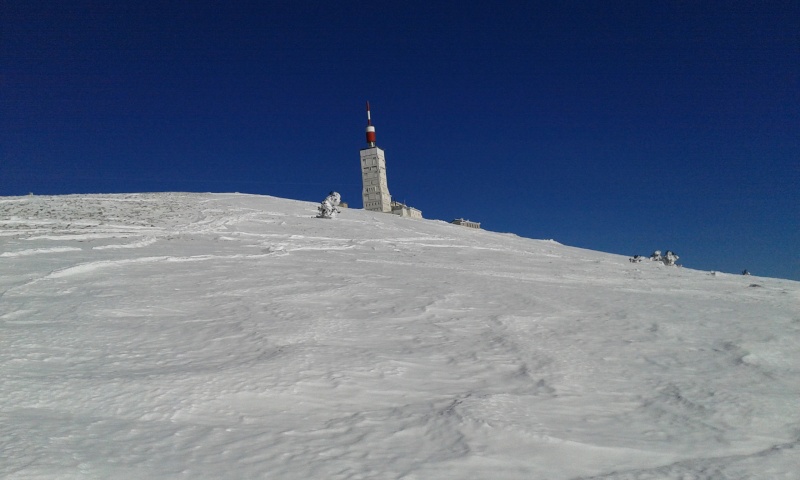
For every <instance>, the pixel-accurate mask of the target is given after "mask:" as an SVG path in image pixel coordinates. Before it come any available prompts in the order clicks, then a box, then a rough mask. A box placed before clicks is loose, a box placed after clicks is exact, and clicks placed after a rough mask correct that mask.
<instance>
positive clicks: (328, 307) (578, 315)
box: [0, 194, 800, 479]
mask: <svg viewBox="0 0 800 480" xmlns="http://www.w3.org/2000/svg"><path fill="white" fill-rule="evenodd" d="M316 213H317V205H315V204H313V203H308V202H299V201H291V200H285V199H279V198H272V197H262V196H252V195H238V194H226V195H219V194H135V195H134V194H131V195H82V196H61V197H14V198H9V197H5V198H0V378H2V383H0V458H2V460H0V477H2V478H6V479H71V478H75V479H77V478H81V479H86V478H90V479H94V478H98V479H99V478H109V479H112V478H113V479H120V478H170V479H172V478H186V479H223V478H224V479H250V478H284V479H308V478H319V479H322V478H330V479H334V478H335V479H366V478H380V479H393V478H403V479H436V478H441V479H454V478H474V479H480V478H486V479H488V478H503V479H514V478H519V479H577V478H583V479H586V478H604V479H656V478H658V479H665V478H666V479H672V478H674V479H683V478H693V479H700V478H715V479H734V478H736V479H739V478H755V477H760V478H798V476H797V475H798V474H797V473H796V470H797V457H798V448H797V445H798V439H799V438H800V408H798V400H797V399H798V398H800V284H798V283H797V282H792V281H788V280H778V279H770V278H760V277H744V276H735V275H724V274H716V275H712V274H710V273H708V272H701V271H695V270H690V269H685V268H674V267H672V268H670V267H666V266H664V265H661V264H655V263H653V262H645V263H635V264H632V263H630V262H628V259H627V258H626V257H622V256H617V255H610V254H605V253H599V252H593V251H588V250H582V249H577V248H571V247H567V246H563V245H559V244H558V243H556V242H552V241H537V240H530V239H525V238H519V237H517V236H514V235H509V234H498V233H492V232H488V231H476V230H473V229H467V228H463V227H458V226H454V225H450V224H447V223H444V222H438V221H430V220H410V219H406V218H402V217H398V216H395V215H387V214H380V213H372V212H366V211H362V210H353V209H345V210H343V211H342V213H341V214H340V215H339V217H338V218H337V219H335V220H320V219H316V218H314V217H315V215H316Z"/></svg>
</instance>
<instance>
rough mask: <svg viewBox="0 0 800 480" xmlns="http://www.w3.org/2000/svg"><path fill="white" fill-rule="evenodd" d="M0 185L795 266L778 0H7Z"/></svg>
mask: <svg viewBox="0 0 800 480" xmlns="http://www.w3.org/2000/svg"><path fill="white" fill-rule="evenodd" d="M0 8H2V10H0V12H1V13H0V15H2V17H0V18H1V20H0V21H2V24H0V69H2V70H1V71H0V88H1V89H2V92H1V95H2V97H0V100H2V104H1V105H0V109H1V110H0V130H1V131H0V155H2V162H1V163H0V195H24V194H27V193H28V192H33V193H36V194H66V193H115V192H137V191H210V192H234V191H236V192H247V193H258V194H268V195H275V196H280V197H287V198H294V199H300V200H309V201H315V202H316V201H320V200H322V198H324V196H325V195H326V194H327V193H328V191H330V190H338V191H339V192H341V193H342V196H343V198H344V200H346V201H348V202H349V203H350V204H351V206H355V207H360V206H361V177H360V171H359V156H358V151H359V149H361V148H362V147H364V127H365V124H366V118H365V112H364V103H365V102H366V101H367V100H369V101H370V104H371V105H372V118H373V123H374V124H375V126H376V130H377V140H378V142H377V143H378V145H379V146H380V147H382V148H383V149H384V150H385V151H386V157H387V164H388V166H387V171H388V178H389V190H390V192H391V193H392V195H393V196H394V197H395V198H396V199H397V200H400V201H404V202H406V203H407V204H409V205H411V206H414V207H416V208H419V209H421V210H422V211H423V214H424V215H425V217H426V218H435V219H442V220H451V219H452V218H456V217H465V218H469V219H473V220H476V221H480V222H482V223H483V226H484V227H485V228H487V229H489V230H493V231H500V232H512V233H516V234H518V235H521V236H525V237H531V238H552V239H555V240H557V241H559V242H561V243H564V244H567V245H573V246H579V247H585V248H590V249H594V250H601V251H607V252H613V253H620V254H625V255H633V254H650V253H651V252H652V251H653V250H656V249H660V250H666V249H671V250H673V251H675V252H677V253H678V254H679V255H680V256H681V263H683V264H684V265H685V266H687V267H692V268H699V269H705V270H719V271H724V272H732V273H739V272H741V270H743V269H744V268H747V269H749V270H750V271H751V272H753V273H754V274H756V275H765V276H776V277H784V278H792V279H795V280H800V254H798V252H800V248H799V247H800V193H799V192H800V135H799V134H798V132H800V34H798V30H797V25H798V24H800V4H798V3H797V2H789V1H785V2H781V1H776V2H755V1H754V2H746V3H745V2H622V1H615V2H415V1H408V2H303V1H264V2H218V1H205V0H198V1H194V2H142V1H137V2H133V1H130V2H128V1H116V2H96V1H86V2H80V1H77V2H76V1H73V2H69V1H66V2H65V1H57V2H50V1H35V2H34V1H9V2H4V3H3V6H2V7H0Z"/></svg>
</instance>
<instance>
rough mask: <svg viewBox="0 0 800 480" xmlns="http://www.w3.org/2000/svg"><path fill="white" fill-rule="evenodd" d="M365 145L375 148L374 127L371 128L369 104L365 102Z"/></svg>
mask: <svg viewBox="0 0 800 480" xmlns="http://www.w3.org/2000/svg"><path fill="white" fill-rule="evenodd" d="M367 145H369V146H370V147H374V146H375V127H373V126H372V117H370V114H369V102H367Z"/></svg>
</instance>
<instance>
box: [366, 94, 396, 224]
mask: <svg viewBox="0 0 800 480" xmlns="http://www.w3.org/2000/svg"><path fill="white" fill-rule="evenodd" d="M361 180H362V182H363V184H364V189H363V190H362V192H361V195H362V198H363V200H364V210H370V211H373V212H385V213H392V196H391V195H389V184H388V183H387V181H386V157H385V156H384V154H383V150H381V149H380V148H379V147H377V146H376V145H375V127H374V126H373V125H372V118H371V117H370V112H369V102H367V148H362V149H361Z"/></svg>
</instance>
